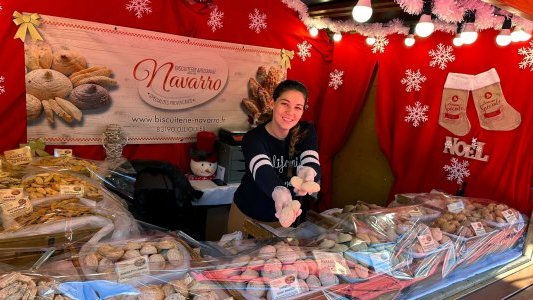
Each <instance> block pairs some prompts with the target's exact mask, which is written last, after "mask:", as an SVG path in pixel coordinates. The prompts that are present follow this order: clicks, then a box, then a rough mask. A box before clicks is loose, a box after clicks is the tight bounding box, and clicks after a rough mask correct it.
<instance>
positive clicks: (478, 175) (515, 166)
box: [0, 0, 533, 210]
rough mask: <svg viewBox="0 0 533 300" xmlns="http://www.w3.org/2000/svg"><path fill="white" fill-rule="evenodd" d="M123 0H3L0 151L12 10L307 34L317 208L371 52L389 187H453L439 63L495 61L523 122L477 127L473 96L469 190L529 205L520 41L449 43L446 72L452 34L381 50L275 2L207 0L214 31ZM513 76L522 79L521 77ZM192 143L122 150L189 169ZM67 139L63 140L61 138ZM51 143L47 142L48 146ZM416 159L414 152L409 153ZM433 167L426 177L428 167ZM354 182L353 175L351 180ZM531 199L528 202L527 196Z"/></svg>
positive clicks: (185, 32) (10, 95) (9, 86)
mask: <svg viewBox="0 0 533 300" xmlns="http://www.w3.org/2000/svg"><path fill="white" fill-rule="evenodd" d="M128 2H129V1H127V0H119V1H103V0H94V1H83V2H79V1H76V2H74V1H69V0H49V1H31V0H18V1H3V2H2V5H3V10H0V33H1V34H0V43H1V45H2V46H1V47H0V57H2V58H3V59H2V60H0V76H4V77H5V81H4V82H3V83H2V84H1V85H3V86H4V87H5V90H6V92H5V93H3V94H0V103H1V106H0V128H1V129H2V132H3V138H2V139H1V140H0V150H1V151H3V150H8V149H12V148H15V147H17V146H18V144H19V143H24V142H26V121H25V117H24V116H25V100H24V91H25V87H24V54H23V53H24V52H23V44H22V43H21V42H20V40H14V39H13V36H14V34H15V32H16V30H17V27H16V26H15V25H14V24H13V22H12V13H13V11H15V10H16V11H19V12H36V13H40V14H47V15H53V16H59V17H66V18H73V19H80V20H87V21H94V22H101V23H107V24H115V25H117V26H126V27H132V28H139V29H145V30H152V31H158V32H165V33H170V34H178V35H182V36H190V37H195V38H202V39H210V40H218V41H225V42H232V43H242V44H249V45H257V46H265V47H274V48H284V49H289V50H294V51H295V52H298V48H297V46H296V45H297V44H298V43H301V42H303V41H304V40H306V41H307V42H308V43H310V44H311V45H312V48H311V50H310V53H311V57H310V58H307V60H305V61H303V60H302V59H300V57H298V56H297V55H295V57H294V59H292V61H291V64H292V68H291V69H290V70H289V72H288V77H289V78H291V79H297V80H300V81H302V82H303V83H304V84H306V85H307V87H308V88H309V90H310V101H309V109H308V110H307V111H306V113H305V114H304V119H306V120H311V121H313V122H314V123H315V124H316V125H317V128H318V133H319V143H320V160H321V163H322V168H323V185H322V193H321V198H322V201H321V205H320V207H321V208H326V207H329V206H330V204H331V185H332V182H331V161H332V159H333V157H334V156H335V154H336V153H337V152H338V151H339V150H340V149H341V147H342V146H343V145H344V142H345V140H346V138H347V136H348V134H349V132H350V131H351V130H352V127H353V124H354V122H355V120H356V119H357V116H358V114H359V111H360V109H361V106H362V105H363V101H364V99H365V98H366V93H367V91H368V88H369V83H370V79H371V75H372V71H373V69H374V67H375V64H376V61H379V82H378V92H379V94H378V96H379V98H378V99H377V100H378V101H377V104H376V105H377V107H376V110H377V127H378V133H379V134H380V143H381V146H382V148H383V151H384V152H385V153H386V155H387V157H388V159H389V160H390V162H391V164H392V169H393V171H394V174H395V176H396V179H397V180H396V182H395V185H394V189H393V191H392V192H393V193H395V192H421V191H428V190H429V189H431V188H441V189H444V190H447V191H449V192H455V190H456V188H457V185H456V184H455V183H452V182H450V181H447V180H446V177H445V175H444V173H443V172H442V165H444V164H445V162H446V161H447V160H449V158H450V156H449V155H444V154H442V147H443V143H444V140H443V139H444V136H446V135H448V136H451V134H450V133H449V132H447V131H446V130H445V129H443V128H441V127H440V126H438V125H437V123H436V122H437V121H436V120H437V114H438V105H439V103H440V102H439V101H440V95H441V92H442V86H443V84H444V80H445V78H446V74H447V72H450V71H451V72H460V73H469V74H477V73H480V72H483V71H486V70H488V69H489V68H491V67H496V69H497V71H498V73H499V74H500V77H501V78H502V88H503V91H504V94H505V96H506V97H507V99H508V101H509V103H511V105H513V107H514V108H516V109H518V110H519V111H520V113H521V114H522V124H521V126H520V127H519V128H518V129H517V130H515V131H512V132H508V133H501V132H487V131H486V130H481V129H480V128H479V123H478V122H477V121H476V120H477V117H476V115H475V113H474V111H473V109H474V107H473V105H472V104H470V105H469V108H468V109H469V118H470V121H471V123H472V130H471V132H470V133H469V134H468V135H467V136H466V137H464V138H463V139H462V140H463V141H466V142H468V141H469V139H470V138H471V137H474V136H475V137H477V138H478V140H479V141H482V142H486V143H487V145H486V150H485V153H487V154H490V155H491V158H490V160H489V162H488V163H483V162H478V161H470V163H471V167H470V171H471V174H472V175H470V177H469V178H467V181H468V188H467V194H471V195H477V196H487V197H492V198H495V199H497V200H499V201H502V202H507V203H510V204H513V205H515V206H517V207H519V208H521V209H523V210H526V209H531V200H529V202H528V199H529V198H528V197H529V188H530V186H531V174H532V170H531V169H532V168H531V155H530V153H531V145H532V144H533V143H532V141H531V134H530V130H531V120H530V118H529V116H531V112H530V110H531V107H532V106H531V105H530V106H529V107H527V105H526V102H527V99H528V98H527V97H528V88H526V86H528V85H529V84H530V83H531V82H532V78H533V77H532V76H533V75H532V74H533V72H531V71H528V70H518V68H517V63H518V61H519V60H520V57H519V56H518V55H517V49H518V47H520V46H525V45H524V44H521V45H512V46H510V47H507V48H497V47H496V46H495V44H494V42H493V38H494V33H492V34H491V33H485V32H484V33H482V34H481V35H480V40H479V41H478V42H476V43H475V44H474V45H473V46H469V47H464V48H461V49H457V50H456V52H455V55H456V57H457V59H456V61H455V62H454V63H451V64H450V66H449V68H448V69H446V70H445V71H441V70H439V69H435V68H430V67H429V66H428V56H427V51H428V50H429V49H432V48H435V45H436V44H437V43H438V42H439V41H442V42H446V43H449V42H448V41H449V39H450V36H448V35H445V34H442V33H437V34H435V35H433V36H432V37H430V38H428V39H426V40H425V41H421V40H419V41H417V44H416V45H415V46H414V47H413V48H412V49H405V47H404V46H403V43H402V41H401V39H402V37H400V36H393V37H390V38H391V43H390V44H389V45H388V46H387V47H386V51H385V53H383V54H379V53H378V54H372V53H371V52H370V48H369V47H368V46H366V45H365V44H364V38H363V37H361V36H359V35H348V36H345V37H344V38H343V40H342V41H341V42H340V43H337V44H333V43H332V42H330V41H329V39H328V37H327V35H326V34H325V32H324V31H321V33H320V35H319V36H318V37H316V38H312V37H310V36H309V33H308V31H307V28H306V27H305V26H304V25H303V23H302V22H301V21H300V20H299V18H298V15H297V13H296V12H294V11H293V10H291V9H289V8H288V7H287V6H286V5H285V4H283V3H282V2H281V1H262V0H251V1H240V0H226V1H213V3H214V4H216V5H218V7H219V10H220V11H222V12H223V13H224V17H223V27H222V28H220V29H218V30H216V31H214V32H213V31H212V30H211V28H209V26H208V25H207V20H208V19H209V14H210V12H211V8H209V7H206V6H205V5H203V4H196V3H194V2H193V1H186V0H182V1H170V0H161V1H151V3H150V5H151V8H152V12H151V13H149V14H145V15H143V17H142V18H137V17H136V16H135V15H134V13H132V12H129V11H127V10H126V9H125V7H126V4H127V3H128ZM190 3H193V4H190ZM255 8H257V9H259V10H260V11H261V13H265V14H266V15H267V19H266V22H267V28H266V29H265V30H263V31H261V33H259V34H257V33H255V32H253V31H252V30H250V29H249V28H248V22H249V21H248V14H249V13H251V12H253V10H254V9H255ZM406 68H420V69H421V71H422V72H423V73H424V74H425V75H426V76H427V77H428V81H427V82H426V83H425V86H424V88H423V89H422V90H421V91H420V92H419V93H412V94H406V93H404V92H403V90H404V87H403V86H402V85H401V84H400V83H399V81H400V79H401V78H402V77H403V74H404V72H405V69H406ZM335 69H337V70H339V71H343V72H344V74H343V84H342V85H341V86H339V88H338V89H337V90H334V89H332V88H331V87H329V86H328V83H329V80H330V77H329V74H330V72H332V71H333V70H335ZM518 79H520V80H521V81H519V80H518ZM415 99H416V100H420V101H421V102H423V103H424V104H428V105H430V106H431V109H430V113H429V117H430V119H429V121H428V122H426V123H425V124H423V125H422V126H420V127H418V128H413V127H412V126H411V125H409V124H407V123H405V122H403V117H404V114H405V106H406V105H413V102H414V101H415ZM190 146H191V145H190V144H166V145H161V144H159V145H129V146H127V147H126V149H125V151H124V154H125V155H126V157H128V158H130V159H136V158H149V159H159V160H166V161H170V162H172V163H174V164H176V165H178V166H179V167H181V168H182V169H184V170H188V163H189V156H188V150H189V148H190ZM65 147H66V146H65ZM50 148H51V147H49V150H50ZM69 148H74V151H75V153H76V155H78V156H80V157H84V158H91V159H103V158H104V151H103V148H102V147H100V146H77V147H69ZM415 158H416V159H417V160H415ZM428 174H431V176H428ZM354 184H357V183H354ZM528 203H529V204H528Z"/></svg>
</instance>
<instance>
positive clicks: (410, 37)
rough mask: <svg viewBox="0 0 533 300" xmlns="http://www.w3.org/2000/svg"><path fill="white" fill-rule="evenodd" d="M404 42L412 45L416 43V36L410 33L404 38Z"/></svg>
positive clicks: (409, 45) (408, 45)
mask: <svg viewBox="0 0 533 300" xmlns="http://www.w3.org/2000/svg"><path fill="white" fill-rule="evenodd" d="M403 43H404V44H405V45H406V46H407V47H411V46H413V45H414V44H415V38H414V37H413V35H412V34H409V35H408V36H406V37H405V39H404V40H403Z"/></svg>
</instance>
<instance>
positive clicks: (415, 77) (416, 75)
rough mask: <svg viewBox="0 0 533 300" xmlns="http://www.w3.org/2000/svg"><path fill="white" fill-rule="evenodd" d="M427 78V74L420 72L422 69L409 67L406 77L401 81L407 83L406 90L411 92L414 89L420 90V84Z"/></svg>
mask: <svg viewBox="0 0 533 300" xmlns="http://www.w3.org/2000/svg"><path fill="white" fill-rule="evenodd" d="M426 79H427V78H426V76H424V75H422V74H421V73H420V69H418V70H416V72H414V71H412V70H411V69H407V70H406V71H405V77H404V78H402V80H401V83H402V84H405V91H406V92H411V91H413V90H414V91H417V92H418V91H420V89H421V88H422V87H421V86H420V84H421V83H424V82H425V81H426Z"/></svg>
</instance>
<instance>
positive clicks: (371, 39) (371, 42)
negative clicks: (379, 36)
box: [366, 36, 376, 46]
mask: <svg viewBox="0 0 533 300" xmlns="http://www.w3.org/2000/svg"><path fill="white" fill-rule="evenodd" d="M366 43H367V44H368V45H370V46H372V45H374V44H375V43H376V38H375V37H373V36H369V37H367V38H366Z"/></svg>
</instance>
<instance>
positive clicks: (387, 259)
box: [370, 251, 392, 273]
mask: <svg viewBox="0 0 533 300" xmlns="http://www.w3.org/2000/svg"><path fill="white" fill-rule="evenodd" d="M370 260H371V262H372V267H373V268H374V270H375V271H376V272H377V273H390V272H391V270H392V267H391V255H390V253H389V252H388V251H381V252H375V253H371V254H370Z"/></svg>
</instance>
